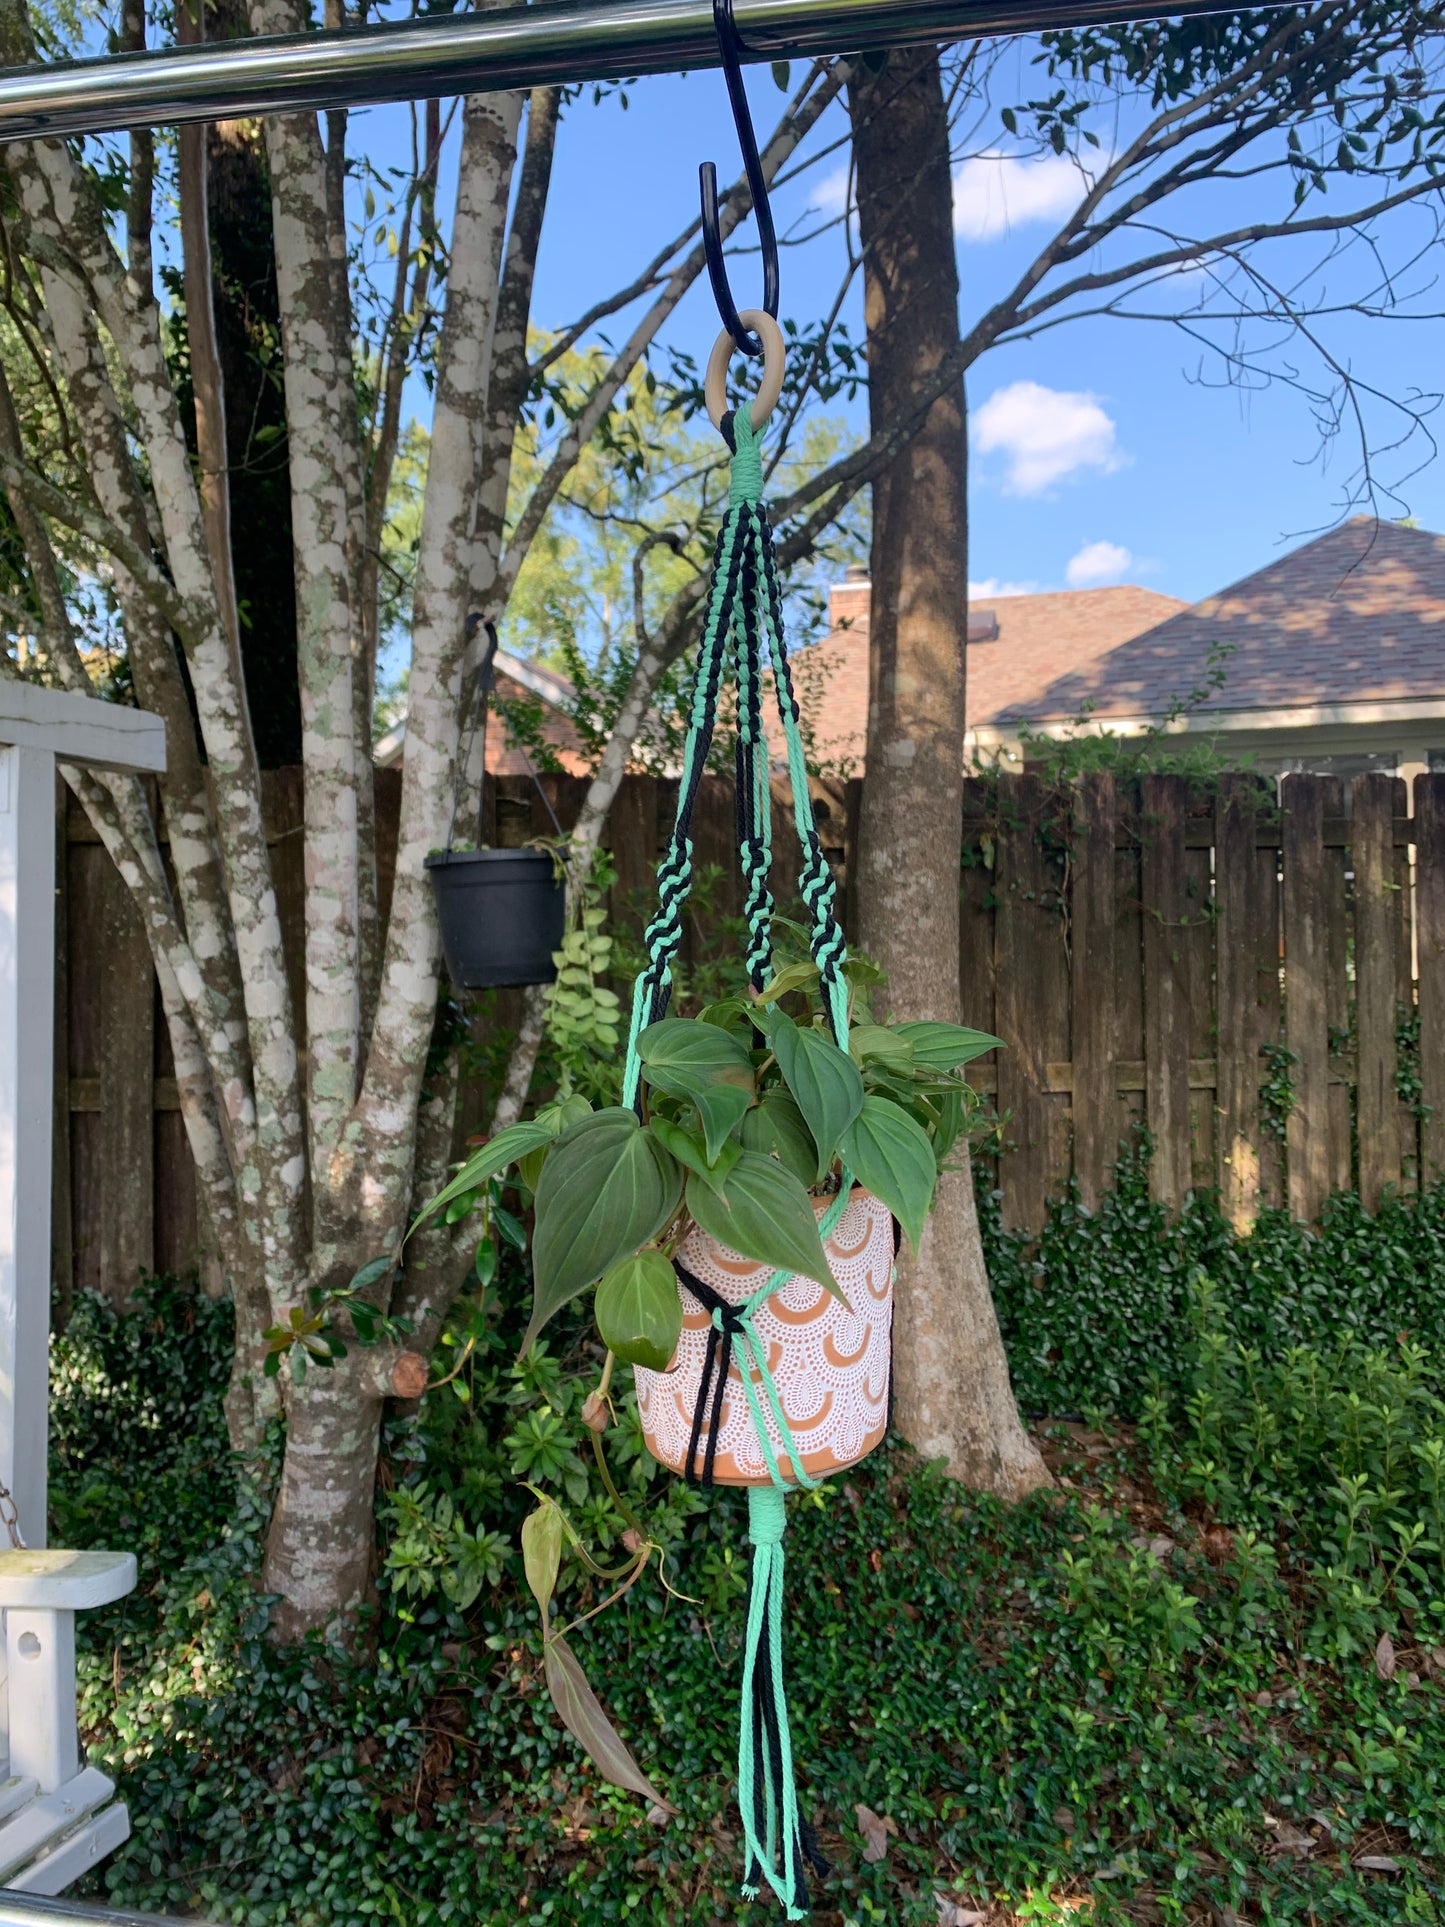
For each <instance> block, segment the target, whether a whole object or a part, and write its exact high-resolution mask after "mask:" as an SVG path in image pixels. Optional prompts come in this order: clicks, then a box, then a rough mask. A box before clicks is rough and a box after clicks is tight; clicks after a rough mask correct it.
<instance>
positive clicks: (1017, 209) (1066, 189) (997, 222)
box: [953, 152, 1089, 241]
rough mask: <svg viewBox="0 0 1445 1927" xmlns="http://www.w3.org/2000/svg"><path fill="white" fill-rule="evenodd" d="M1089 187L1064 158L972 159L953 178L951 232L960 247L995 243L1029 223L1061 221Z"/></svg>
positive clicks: (987, 156)
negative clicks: (988, 242) (960, 244)
mask: <svg viewBox="0 0 1445 1927" xmlns="http://www.w3.org/2000/svg"><path fill="white" fill-rule="evenodd" d="M1088 184H1089V183H1088V177H1087V176H1086V175H1085V174H1084V173H1082V172H1081V170H1080V168H1079V165H1078V163H1077V162H1076V161H1073V160H1071V159H1070V158H1069V156H1068V155H1067V154H1046V155H1042V156H1041V157H1040V158H1039V159H1038V160H1020V159H1018V158H1017V157H1016V156H1014V155H1012V154H1000V153H996V152H995V153H988V154H975V155H974V156H973V157H972V158H971V159H969V160H966V161H965V162H964V163H963V165H962V167H960V168H959V170H958V172H957V173H956V174H955V175H954V177H953V231H954V233H955V234H956V235H957V236H958V238H959V240H961V241H996V240H997V239H998V237H999V236H1000V235H1001V234H1007V233H1008V232H1009V231H1010V229H1012V228H1015V227H1022V226H1023V225H1024V224H1025V223H1026V222H1029V221H1060V220H1062V219H1063V217H1064V215H1066V214H1070V213H1072V212H1073V210H1074V209H1075V208H1076V207H1077V206H1078V205H1079V202H1080V201H1081V200H1082V199H1083V198H1084V192H1085V190H1086V188H1087V187H1088Z"/></svg>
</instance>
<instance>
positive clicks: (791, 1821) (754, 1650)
mask: <svg viewBox="0 0 1445 1927" xmlns="http://www.w3.org/2000/svg"><path fill="white" fill-rule="evenodd" d="M786 1503H787V1502H786V1500H785V1499H784V1497H783V1495H782V1493H781V1492H780V1491H779V1490H778V1489H777V1487H776V1486H771V1485H754V1486H749V1487H748V1537H749V1538H750V1539H751V1540H752V1543H753V1581H752V1588H751V1591H750V1592H749V1595H748V1633H747V1639H746V1641H745V1643H744V1646H743V1692H742V1705H743V1714H742V1720H741V1722H740V1725H739V1731H738V1806H739V1808H740V1810H741V1812H742V1817H743V1838H744V1841H745V1842H746V1845H747V1849H748V1864H749V1870H750V1871H751V1870H752V1869H754V1868H756V1869H757V1870H758V1871H759V1872H761V1874H762V1876H763V1878H764V1879H765V1880H766V1881H767V1883H768V1885H769V1886H770V1887H771V1888H772V1890H773V1892H774V1893H775V1894H776V1895H777V1897H778V1899H779V1900H780V1901H781V1902H782V1905H783V1909H784V1912H785V1913H786V1915H787V1918H788V1919H789V1920H804V1919H806V1918H807V1915H806V1912H805V1910H804V1909H803V1908H802V1907H798V1906H795V1905H794V1901H793V1896H794V1894H795V1892H796V1891H797V1881H798V1874H799V1871H800V1870H799V1868H798V1865H797V1853H798V1845H799V1837H800V1828H799V1825H798V1793H797V1788H796V1787H795V1786H794V1784H793V1745H792V1739H791V1736H790V1734H789V1732H788V1705H787V1700H786V1698H785V1697H784V1694H783V1533H784V1531H785V1530H786V1527H787V1517H786V1513H785V1510H784V1508H785V1506H786ZM764 1642H766V1650H767V1654H768V1661H769V1670H770V1674H771V1678H772V1685H773V1700H774V1717H775V1719H776V1721H777V1729H778V1752H779V1764H780V1767H781V1772H782V1785H781V1786H779V1787H775V1786H774V1785H773V1784H772V1774H773V1769H772V1762H771V1760H770V1759H769V1757H768V1750H767V1747H766V1746H764V1748H763V1757H762V1760H761V1761H759V1760H758V1759H757V1757H756V1754H755V1751H754V1746H753V1724H752V1721H751V1720H750V1719H749V1718H748V1710H749V1708H750V1707H751V1705H752V1699H753V1690H754V1683H755V1680H756V1676H757V1666H758V1656H759V1654H760V1653H761V1652H762V1651H763V1649H764ZM760 1770H761V1772H762V1775H763V1780H764V1787H765V1790H766V1794H767V1799H766V1810H767V1813H768V1830H767V1837H766V1839H763V1840H760V1839H759V1838H758V1837H757V1830H756V1827H755V1825H754V1821H753V1816H754V1814H755V1813H756V1812H757V1776H758V1773H759V1771H760ZM779 1807H781V1812H782V1829H781V1830H782V1839H781V1841H779V1840H777V1839H775V1838H774V1837H773V1820H772V1816H773V1814H774V1812H775V1811H777V1809H778V1808H779ZM780 1846H781V1848H782V1854H783V1864H782V1868H781V1870H779V1869H777V1867H776V1864H775V1863H776V1860H777V1853H778V1848H779V1847H780ZM759 1891H760V1889H759V1888H758V1887H757V1886H756V1885H751V1884H749V1885H745V1886H744V1887H743V1896H744V1898H745V1899H748V1900H756V1899H757V1897H758V1894H759Z"/></svg>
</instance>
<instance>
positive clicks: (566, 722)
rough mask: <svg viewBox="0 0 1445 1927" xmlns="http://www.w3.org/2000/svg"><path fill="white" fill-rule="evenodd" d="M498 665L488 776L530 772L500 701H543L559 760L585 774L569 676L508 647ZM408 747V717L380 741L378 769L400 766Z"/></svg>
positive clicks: (571, 771) (375, 753)
mask: <svg viewBox="0 0 1445 1927" xmlns="http://www.w3.org/2000/svg"><path fill="white" fill-rule="evenodd" d="M493 666H494V672H495V678H496V680H495V685H494V688H495V695H494V699H493V704H492V708H493V714H492V715H491V716H490V717H489V719H488V727H487V772H488V774H489V775H491V776H525V775H526V774H527V759H526V757H525V755H524V754H523V753H522V751H521V750H520V749H518V748H517V747H516V746H515V745H514V744H513V743H512V742H511V741H510V739H509V737H508V734H507V729H506V725H505V723H504V722H503V721H502V720H501V719H500V718H499V717H498V716H497V715H496V714H495V709H496V699H497V698H500V699H501V701H502V702H508V701H511V702H516V701H518V700H519V699H521V700H540V702H541V704H542V734H543V736H544V737H545V738H546V740H547V742H548V744H549V745H550V746H551V748H552V751H553V753H554V754H555V756H556V758H557V760H558V762H559V763H560V764H561V766H562V768H563V769H564V770H566V772H567V773H568V775H570V776H580V775H583V774H585V772H586V769H587V763H586V760H585V758H584V757H583V756H582V754H581V751H580V748H579V746H578V742H577V732H576V730H575V729H574V728H573V726H572V720H571V718H570V717H569V716H568V715H567V713H566V712H567V709H568V706H569V705H570V703H571V701H572V698H573V693H574V692H573V689H572V685H571V683H570V682H568V680H567V678H566V677H565V676H559V675H558V674H557V673H556V671H555V670H553V669H546V668H544V667H543V666H542V664H541V663H536V662H529V661H528V660H527V658H526V657H525V656H514V655H513V654H512V653H511V651H510V650H508V649H499V650H498V651H497V653H496V657H495V659H494V665H493ZM405 746H406V717H405V716H402V717H399V718H398V720H397V721H396V722H394V723H393V724H392V726H391V728H390V729H388V730H387V731H386V732H385V733H384V734H383V735H381V736H379V737H378V738H377V740H376V744H375V746H374V748H373V750H372V759H373V761H374V762H375V763H376V766H377V768H378V769H389V768H390V767H391V766H392V765H393V764H395V763H400V761H401V757H402V751H403V749H404V748H405Z"/></svg>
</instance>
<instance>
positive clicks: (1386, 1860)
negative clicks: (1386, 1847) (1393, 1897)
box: [1353, 1853, 1402, 1873]
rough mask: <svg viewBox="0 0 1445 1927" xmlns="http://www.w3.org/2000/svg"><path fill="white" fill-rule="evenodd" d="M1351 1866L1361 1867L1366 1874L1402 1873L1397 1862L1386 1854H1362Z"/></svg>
mask: <svg viewBox="0 0 1445 1927" xmlns="http://www.w3.org/2000/svg"><path fill="white" fill-rule="evenodd" d="M1353 1864H1354V1865H1355V1866H1357V1867H1363V1868H1364V1870H1365V1872H1366V1873H1400V1872H1401V1871H1402V1869H1401V1866H1400V1863H1399V1861H1398V1860H1396V1859H1394V1858H1393V1857H1392V1856H1391V1855H1390V1854H1388V1853H1362V1854H1361V1855H1360V1857H1359V1859H1358V1860H1356V1861H1355V1862H1354V1863H1353Z"/></svg>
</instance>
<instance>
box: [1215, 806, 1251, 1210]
mask: <svg viewBox="0 0 1445 1927" xmlns="http://www.w3.org/2000/svg"><path fill="white" fill-rule="evenodd" d="M1258 804H1259V788H1258V785H1257V783H1256V781H1255V779H1254V778H1253V777H1250V776H1242V775H1226V776H1225V777H1223V778H1222V779H1221V782H1220V792H1219V803H1218V807H1217V810H1216V818H1217V829H1216V841H1215V849H1216V853H1217V854H1216V862H1215V905H1216V910H1217V917H1216V922H1215V945H1216V950H1215V959H1216V961H1215V981H1216V985H1217V1006H1216V1027H1217V1031H1218V1046H1217V1053H1218V1071H1217V1093H1218V1094H1217V1098H1216V1103H1217V1105H1218V1110H1219V1167H1220V1169H1219V1191H1220V1198H1221V1201H1222V1204H1223V1207H1224V1212H1225V1215H1226V1217H1228V1218H1229V1220H1230V1222H1231V1223H1232V1224H1234V1225H1236V1226H1238V1227H1239V1228H1240V1229H1246V1228H1247V1227H1248V1226H1249V1225H1251V1224H1253V1222H1254V1219H1255V1216H1256V1214H1257V1213H1258V1210H1259V1143H1260V1135H1259V1041H1258V1040H1259V1020H1258V1010H1257V1005H1256V975H1257V942H1256V931H1255V923H1256V910H1257V903H1258V892H1257V888H1256V882H1255V835H1256V821H1255V819H1256V814H1257V810H1258Z"/></svg>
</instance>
